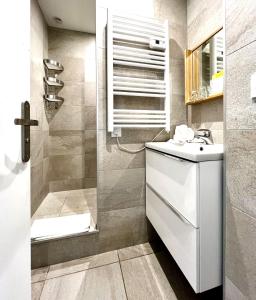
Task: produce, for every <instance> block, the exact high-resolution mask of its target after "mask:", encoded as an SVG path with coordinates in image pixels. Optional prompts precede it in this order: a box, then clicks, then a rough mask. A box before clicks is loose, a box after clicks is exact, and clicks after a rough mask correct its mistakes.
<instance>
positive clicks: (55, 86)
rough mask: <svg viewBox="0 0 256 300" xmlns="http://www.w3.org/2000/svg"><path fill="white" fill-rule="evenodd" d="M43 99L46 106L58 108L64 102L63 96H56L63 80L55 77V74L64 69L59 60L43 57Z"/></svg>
mask: <svg viewBox="0 0 256 300" xmlns="http://www.w3.org/2000/svg"><path fill="white" fill-rule="evenodd" d="M43 63H44V70H45V77H44V91H45V95H44V100H45V103H46V107H47V108H53V107H54V108H55V109H58V108H59V107H60V106H61V105H62V104H63V102H64V98H62V97H60V96H58V93H59V91H60V90H61V89H62V88H63V87H64V82H63V81H61V80H59V79H57V78H56V77H57V75H58V74H60V73H61V72H63V71H64V67H63V66H62V64H60V63H59V62H57V61H55V60H52V59H48V58H46V59H44V60H43Z"/></svg>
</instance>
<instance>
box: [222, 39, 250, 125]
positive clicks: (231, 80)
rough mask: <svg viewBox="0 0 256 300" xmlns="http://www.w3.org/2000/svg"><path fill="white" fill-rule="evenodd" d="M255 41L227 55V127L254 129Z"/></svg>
mask: <svg viewBox="0 0 256 300" xmlns="http://www.w3.org/2000/svg"><path fill="white" fill-rule="evenodd" d="M255 56H256V42H253V43H252V44H250V45H248V46H246V47H244V48H242V49H240V50H238V51H236V52H235V53H232V54H231V55H228V56H227V63H226V64H227V75H226V76H227V80H226V122H227V129H256V107H255V101H253V100H252V99H251V96H250V92H251V86H250V81H251V75H252V74H253V73H255V72H256V63H255V60H254V58H255Z"/></svg>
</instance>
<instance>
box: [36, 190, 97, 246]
mask: <svg viewBox="0 0 256 300" xmlns="http://www.w3.org/2000/svg"><path fill="white" fill-rule="evenodd" d="M96 197H97V196H96V188H90V189H81V190H71V191H61V192H54V193H49V194H48V195H47V196H46V197H45V199H44V200H43V201H42V203H41V205H40V206H39V208H38V209H37V211H36V212H35V214H34V215H33V217H32V225H31V241H32V243H36V242H40V241H47V240H52V239H58V238H62V237H68V236H73V235H81V234H86V233H90V232H93V231H95V229H96V201H97V199H96Z"/></svg>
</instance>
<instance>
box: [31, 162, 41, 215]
mask: <svg viewBox="0 0 256 300" xmlns="http://www.w3.org/2000/svg"><path fill="white" fill-rule="evenodd" d="M42 182H43V162H42V161H41V162H39V163H38V164H36V165H34V166H33V167H31V183H32V184H31V213H32V215H33V214H34V212H35V211H36V210H37V208H38V207H39V205H40V204H41V202H42V201H43V197H44V190H43V186H42Z"/></svg>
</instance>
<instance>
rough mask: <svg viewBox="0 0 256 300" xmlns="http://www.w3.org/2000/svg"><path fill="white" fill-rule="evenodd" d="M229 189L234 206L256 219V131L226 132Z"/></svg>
mask: <svg viewBox="0 0 256 300" xmlns="http://www.w3.org/2000/svg"><path fill="white" fill-rule="evenodd" d="M226 151H227V154H226V175H227V189H228V195H229V199H230V202H231V203H232V205H234V206H236V207H238V208H239V209H241V210H243V211H245V212H247V213H248V214H250V215H251V216H254V217H256V207H255V201H256V187H255V184H254V183H255V182H256V173H255V169H256V131H254V130H247V131H240V130H239V131H238V130H228V131H227V132H226Z"/></svg>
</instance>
